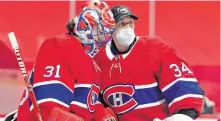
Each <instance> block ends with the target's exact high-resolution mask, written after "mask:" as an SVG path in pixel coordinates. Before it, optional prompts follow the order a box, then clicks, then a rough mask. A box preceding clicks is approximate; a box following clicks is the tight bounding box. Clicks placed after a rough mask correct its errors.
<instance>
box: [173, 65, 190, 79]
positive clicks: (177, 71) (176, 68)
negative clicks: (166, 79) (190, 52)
mask: <svg viewBox="0 0 221 121" xmlns="http://www.w3.org/2000/svg"><path fill="white" fill-rule="evenodd" d="M181 66H182V67H181V69H180V68H179V66H178V65H177V64H171V65H170V69H174V71H175V74H174V76H175V77H181V76H182V72H187V73H189V74H191V73H192V71H190V69H189V68H188V67H187V66H186V65H185V64H184V63H183V62H182V64H181Z"/></svg>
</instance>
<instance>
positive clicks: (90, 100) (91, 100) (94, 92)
mask: <svg viewBox="0 0 221 121" xmlns="http://www.w3.org/2000/svg"><path fill="white" fill-rule="evenodd" d="M99 92H100V87H99V86H98V85H96V84H92V87H91V89H90V91H89V93H88V97H87V106H88V110H89V111H90V112H91V113H92V112H94V111H95V104H96V102H97V100H98V95H99Z"/></svg>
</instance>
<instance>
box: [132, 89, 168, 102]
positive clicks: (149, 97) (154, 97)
mask: <svg viewBox="0 0 221 121" xmlns="http://www.w3.org/2000/svg"><path fill="white" fill-rule="evenodd" d="M133 97H134V98H135V99H136V101H137V102H138V104H139V105H142V104H148V103H154V102H158V101H160V100H162V99H164V97H163V95H162V93H161V91H160V89H159V87H158V86H155V87H151V88H144V89H136V92H135V94H134V96H133Z"/></svg>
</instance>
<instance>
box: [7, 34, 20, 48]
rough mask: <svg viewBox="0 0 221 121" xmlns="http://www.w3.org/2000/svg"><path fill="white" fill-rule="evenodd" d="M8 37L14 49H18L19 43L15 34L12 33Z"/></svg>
mask: <svg viewBox="0 0 221 121" xmlns="http://www.w3.org/2000/svg"><path fill="white" fill-rule="evenodd" d="M8 37H9V40H10V42H11V45H12V48H13V49H18V42H17V40H16V37H15V33H14V32H10V33H9V34H8Z"/></svg>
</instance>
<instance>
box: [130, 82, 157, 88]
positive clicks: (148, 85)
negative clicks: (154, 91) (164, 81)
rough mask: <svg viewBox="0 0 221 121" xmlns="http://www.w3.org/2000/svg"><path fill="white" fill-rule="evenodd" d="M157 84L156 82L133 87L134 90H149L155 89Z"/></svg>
mask: <svg viewBox="0 0 221 121" xmlns="http://www.w3.org/2000/svg"><path fill="white" fill-rule="evenodd" d="M157 85H158V84H157V82H155V83H152V84H147V85H135V86H134V87H135V89H145V88H151V87H156V86H157Z"/></svg>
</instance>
